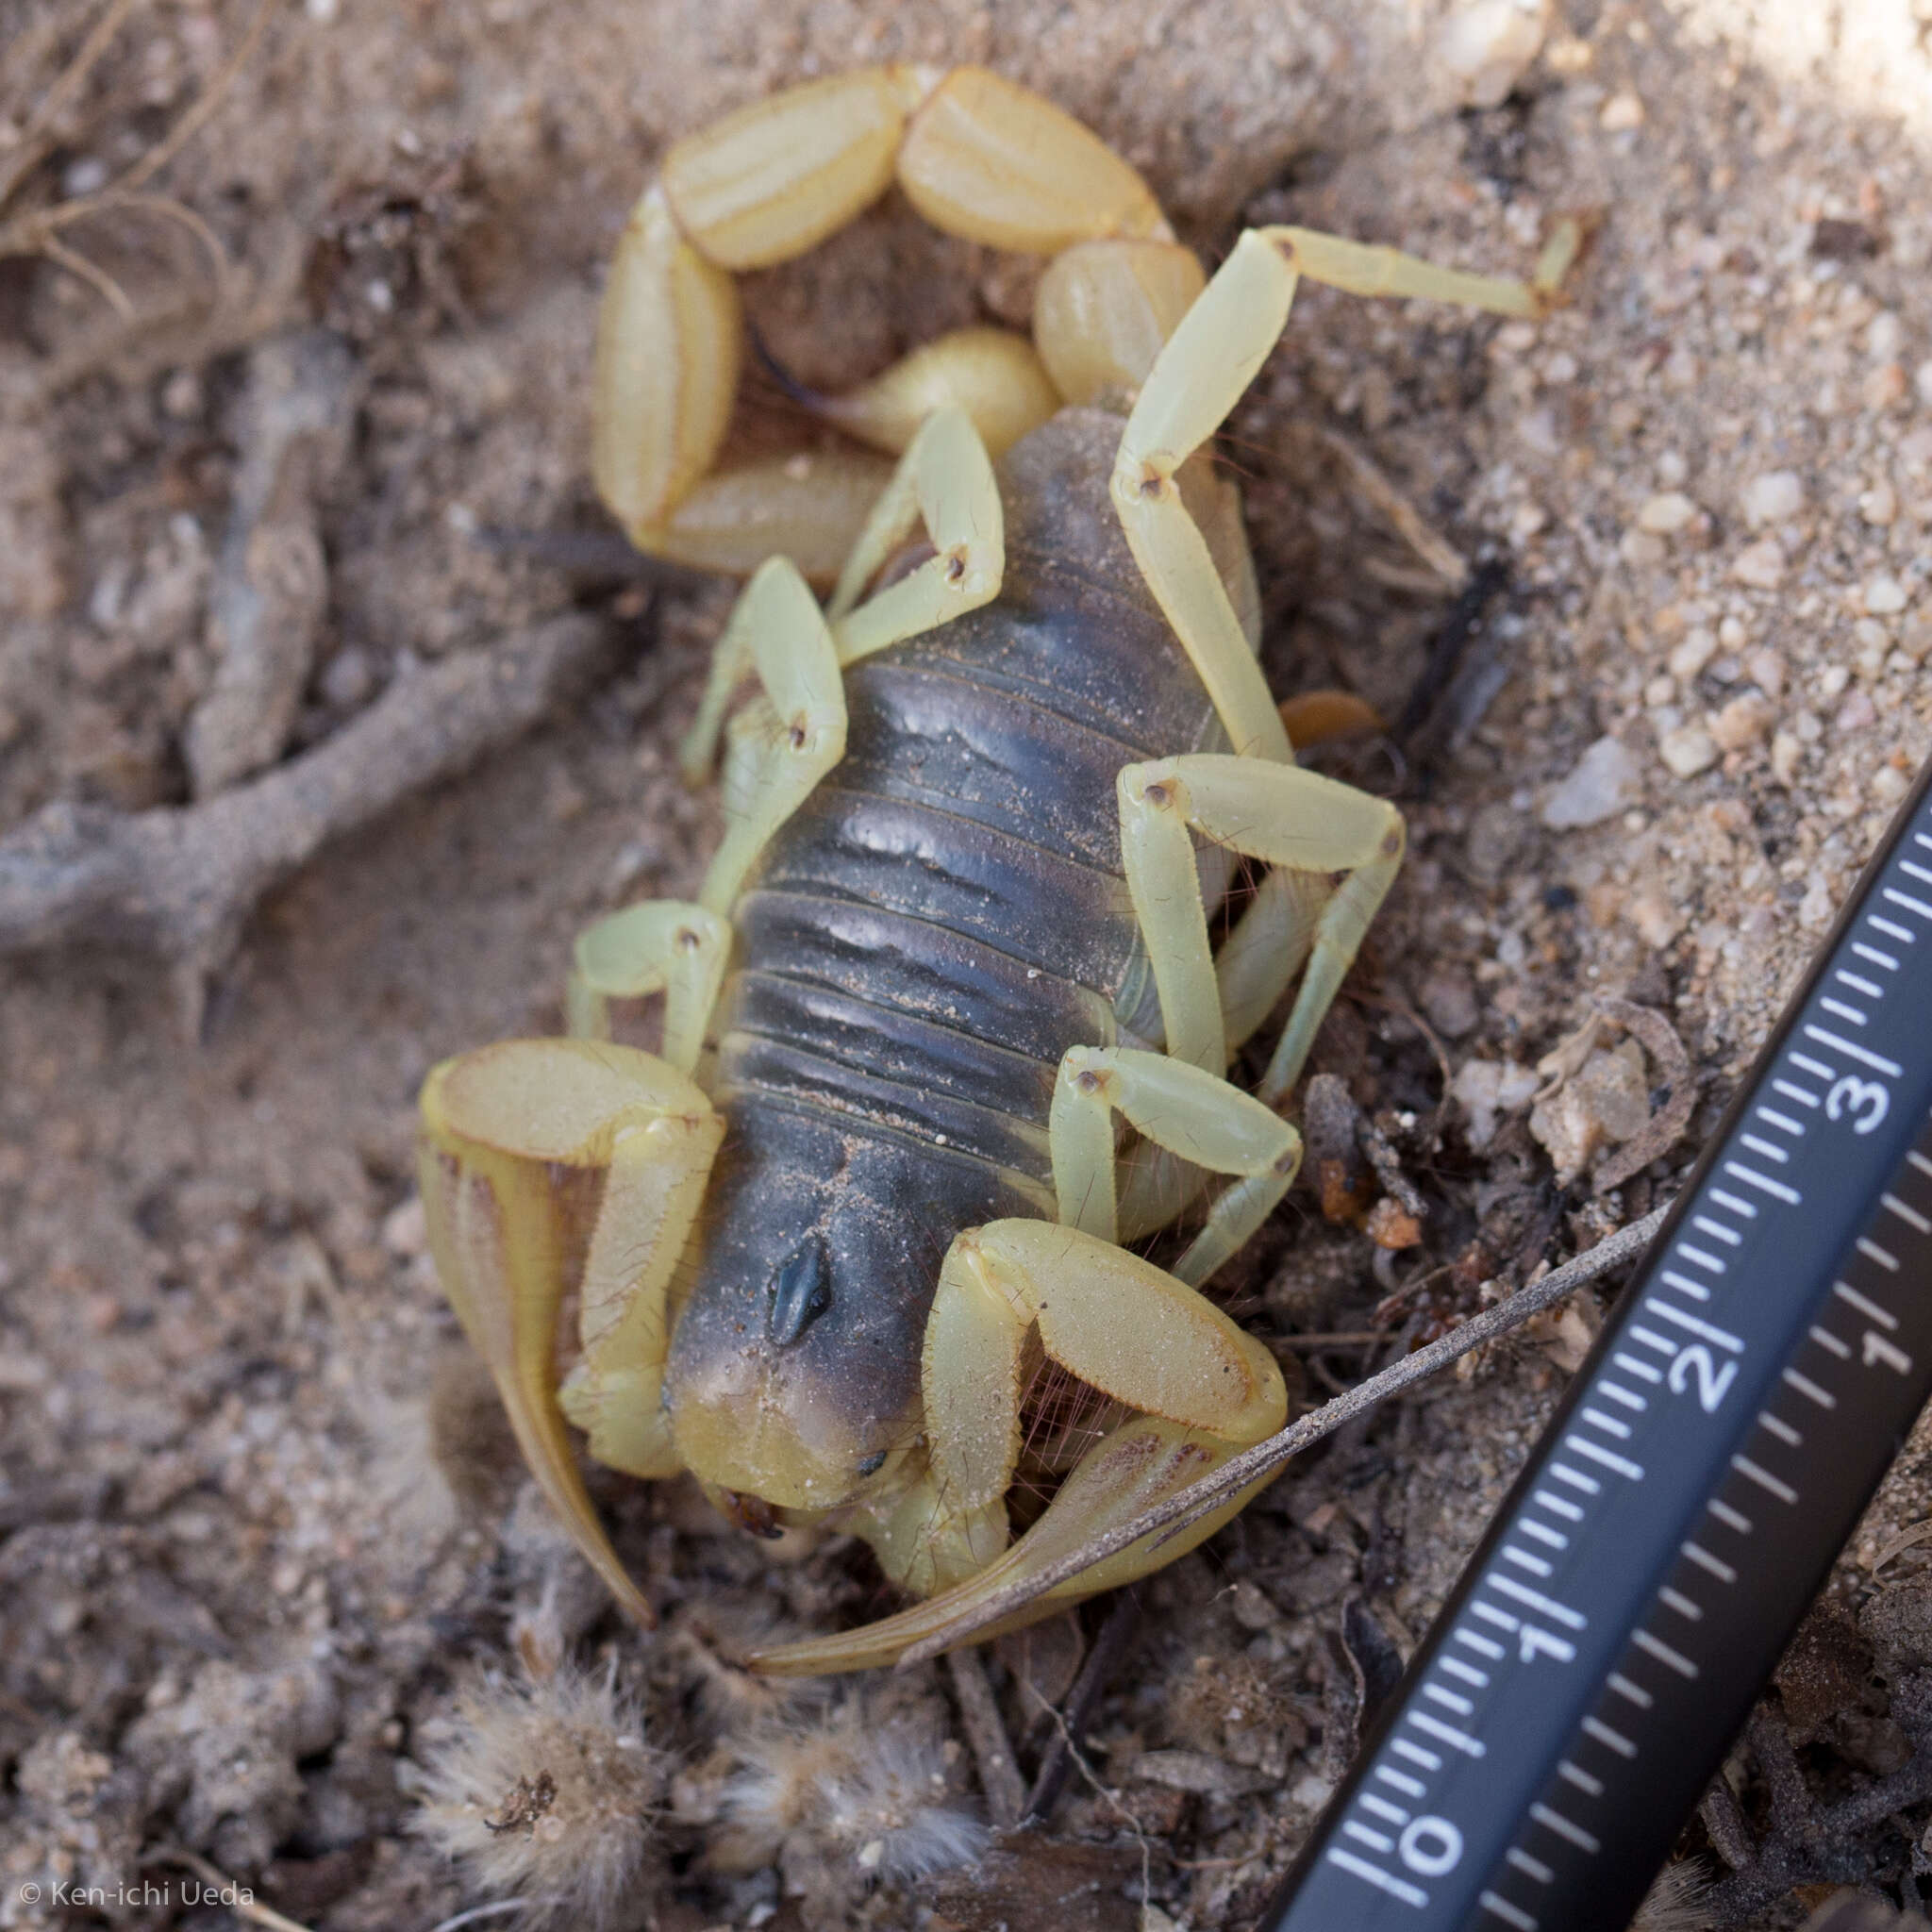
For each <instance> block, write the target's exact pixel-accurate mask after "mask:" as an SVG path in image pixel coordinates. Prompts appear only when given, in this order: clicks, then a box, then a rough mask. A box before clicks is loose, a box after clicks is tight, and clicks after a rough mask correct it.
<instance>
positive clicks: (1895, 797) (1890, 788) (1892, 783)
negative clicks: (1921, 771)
mask: <svg viewBox="0 0 1932 1932" xmlns="http://www.w3.org/2000/svg"><path fill="white" fill-rule="evenodd" d="M1869 789H1870V791H1871V793H1872V796H1873V797H1874V798H1875V799H1876V800H1877V801H1878V803H1879V804H1880V805H1896V804H1897V803H1898V802H1899V800H1900V799H1901V798H1903V797H1904V796H1905V795H1906V793H1907V791H1910V790H1911V789H1912V781H1911V779H1910V778H1908V777H1907V775H1906V774H1905V773H1903V772H1901V771H1900V770H1899V768H1898V767H1897V766H1896V765H1880V766H1879V768H1878V769H1877V770H1876V771H1875V772H1874V773H1873V774H1872V783H1871V786H1870V788H1869Z"/></svg>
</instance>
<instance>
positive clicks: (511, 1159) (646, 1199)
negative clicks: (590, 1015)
mask: <svg viewBox="0 0 1932 1932" xmlns="http://www.w3.org/2000/svg"><path fill="white" fill-rule="evenodd" d="M422 1108H423V1125H422V1136H421V1142H420V1149H419V1170H420V1179H421V1183H422V1190H423V1204H424V1208H425V1212H426V1214H427V1218H428V1224H429V1244H430V1250H431V1252H432V1253H433V1255H434V1256H435V1257H436V1269H437V1273H438V1274H439V1275H440V1276H441V1280H442V1288H443V1292H444V1293H445V1294H446V1295H447V1296H448V1297H449V1301H450V1306H451V1307H453V1308H455V1310H456V1312H457V1317H458V1320H459V1321H460V1322H461V1323H462V1324H463V1328H464V1330H465V1332H466V1333H467V1334H468V1336H469V1338H470V1341H471V1342H472V1343H473V1345H474V1346H475V1349H476V1352H477V1353H478V1354H479V1355H480V1356H481V1357H483V1359H484V1361H485V1362H486V1363H488V1364H489V1367H490V1372H491V1375H492V1376H493V1377H494V1379H495V1382H496V1387H497V1391H498V1392H499V1393H500V1394H501V1396H502V1398H503V1405H504V1407H505V1409H506V1411H507V1412H508V1416H509V1420H510V1426H511V1428H512V1429H514V1431H515V1432H516V1437H517V1441H518V1443H519V1444H520V1446H521V1447H522V1449H523V1452H524V1459H525V1462H526V1463H527V1465H528V1466H529V1469H530V1471H531V1473H532V1474H534V1475H535V1476H536V1478H537V1481H538V1484H539V1486H540V1487H541V1489H542V1491H543V1493H544V1495H545V1496H546V1497H547V1498H548V1499H549V1502H550V1505H551V1507H553V1508H554V1509H555V1510H556V1511H557V1513H558V1516H559V1517H560V1518H561V1519H562V1520H563V1523H564V1524H565V1525H566V1527H567V1528H568V1529H569V1530H570V1533H571V1535H572V1537H573V1538H574V1539H575V1542H576V1545H577V1547H578V1549H579V1550H580V1551H582V1553H583V1555H584V1557H585V1559H586V1560H587V1561H588V1562H589V1563H590V1564H591V1567H592V1568H593V1569H594V1570H595V1571H596V1572H597V1574H599V1575H600V1576H601V1577H602V1578H603V1579H604V1581H605V1583H606V1584H607V1585H608V1587H609V1589H610V1591H611V1593H612V1594H613V1595H614V1596H615V1597H616V1598H617V1599H618V1601H619V1602H620V1603H621V1604H622V1605H623V1606H624V1607H625V1609H626V1610H628V1611H629V1612H630V1613H631V1615H633V1616H634V1617H636V1618H638V1620H639V1621H640V1622H641V1623H644V1624H649V1623H651V1622H653V1621H654V1619H653V1616H652V1613H651V1609H650V1606H649V1605H648V1604H647V1603H646V1602H645V1601H644V1599H643V1597H642V1596H641V1593H640V1592H639V1591H638V1589H637V1586H636V1585H635V1584H634V1583H632V1582H631V1580H630V1578H629V1577H628V1576H627V1575H626V1574H625V1571H624V1567H623V1565H622V1564H621V1563H620V1562H619V1561H618V1559H617V1554H616V1552H615V1551H614V1550H612V1549H611V1547H610V1543H609V1541H608V1538H607V1537H606V1536H605V1534H604V1530H603V1526H602V1524H599V1522H598V1521H597V1516H596V1512H595V1510H594V1509H593V1508H592V1507H591V1500H590V1497H589V1495H588V1494H587V1493H586V1492H585V1490H584V1484H583V1478H582V1476H581V1475H580V1474H578V1472H577V1466H576V1462H575V1458H574V1457H573V1455H572V1451H571V1445H570V1440H569V1438H568V1436H567V1435H566V1434H565V1432H564V1425H563V1417H564V1413H565V1412H566V1411H567V1412H568V1413H569V1415H570V1418H571V1420H572V1421H574V1422H575V1423H576V1424H578V1425H579V1426H580V1427H583V1428H585V1429H587V1430H588V1431H589V1432H590V1437H591V1454H592V1455H593V1456H595V1457H597V1458H598V1459H599V1460H600V1461H603V1462H607V1463H609V1464H611V1465H612V1466H614V1467H616V1468H620V1469H628V1470H632V1471H634V1472H636V1473H637V1474H645V1475H664V1474H672V1473H674V1472H675V1470H676V1469H677V1467H678V1461H677V1457H676V1455H675V1452H674V1451H673V1449H672V1446H671V1441H670V1430H669V1428H668V1427H667V1426H666V1424H665V1423H664V1420H663V1416H662V1411H661V1407H660V1405H659V1401H658V1394H659V1389H660V1386H661V1382H662V1377H663V1367H664V1355H665V1350H666V1348H667V1346H668V1341H669V1333H670V1310H669V1307H668V1296H669V1291H670V1285H671V1280H672V1276H673V1274H674V1271H675V1268H676V1266H677V1261H678V1257H679V1256H680V1255H681V1254H682V1252H683V1250H684V1246H685V1242H686V1241H687V1239H688V1237H689V1235H690V1233H691V1226H692V1224H693V1223H694V1222H695V1220H696V1217H697V1212H698V1207H699V1203H700V1201H701V1199H702V1197H703V1193H704V1186H705V1179H706V1176H707V1174H708V1173H709V1171H710V1165H711V1160H712V1157H713V1156H714V1155H715V1154H716V1153H717V1149H718V1142H719V1141H720V1140H721V1138H722V1137H723V1134H724V1122H723V1121H722V1119H721V1118H720V1117H719V1116H718V1115H717V1114H716V1113H714V1112H713V1111H712V1109H711V1104H710V1102H709V1101H708V1100H707V1099H706V1097H705V1095H704V1094H703V1092H702V1091H699V1089H698V1088H697V1087H695V1086H694V1085H693V1084H692V1083H691V1081H690V1080H689V1079H687V1078H686V1077H685V1076H684V1074H680V1073H678V1072H677V1071H676V1070H675V1068H673V1067H670V1066H667V1065H666V1064H665V1063H664V1062H663V1061H662V1060H660V1059H658V1058H655V1057H654V1056H653V1055H650V1054H646V1053H639V1052H637V1051H635V1050H634V1049H633V1048H630V1047H625V1046H613V1045H610V1044H609V1043H608V1042H606V1041H585V1040H512V1041H503V1042H501V1043H499V1044H497V1045H495V1046H486V1047H481V1048H478V1049H477V1050H476V1051H475V1052H473V1053H466V1054H463V1055H461V1056H459V1057H458V1058H456V1059H452V1060H445V1061H444V1062H443V1063H442V1064H441V1066H439V1067H437V1068H436V1069H434V1071H432V1072H431V1074H430V1075H429V1077H428V1079H427V1080H426V1081H425V1083H424V1087H423V1100H422ZM587 1226H588V1241H586V1233H587ZM579 1260H581V1271H580V1273H579V1270H578V1266H577V1264H578V1262H579ZM574 1275H575V1276H576V1278H577V1295H578V1307H579V1314H578V1338H577V1339H578V1341H579V1343H580V1344H581V1347H582V1350H583V1353H582V1356H581V1357H580V1358H579V1360H578V1363H577V1366H576V1367H575V1370H573V1371H572V1373H571V1375H570V1378H569V1380H568V1382H567V1384H566V1387H565V1391H564V1393H563V1397H562V1405H563V1406H562V1407H559V1398H558V1391H557V1388H556V1379H557V1325H558V1315H559V1312H560V1310H561V1308H562V1306H563V1300H564V1291H565V1286H566V1284H567V1283H568V1282H569V1281H570V1280H571V1279H572V1277H573V1276H574Z"/></svg>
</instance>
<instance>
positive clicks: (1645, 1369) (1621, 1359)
mask: <svg viewBox="0 0 1932 1932" xmlns="http://www.w3.org/2000/svg"><path fill="white" fill-rule="evenodd" d="M1610 1359H1611V1360H1612V1361H1613V1362H1615V1363H1616V1365H1617V1366H1618V1367H1619V1368H1620V1369H1622V1370H1623V1372H1624V1374H1626V1375H1635V1376H1636V1377H1637V1379H1638V1380H1639V1381H1640V1382H1650V1383H1654V1384H1661V1382H1662V1381H1663V1379H1664V1378H1663V1372H1662V1370H1660V1369H1654V1368H1652V1367H1651V1365H1650V1364H1649V1363H1648V1362H1641V1361H1639V1360H1638V1359H1637V1357H1635V1356H1634V1355H1624V1353H1623V1352H1622V1351H1621V1350H1620V1351H1619V1352H1618V1353H1617V1354H1615V1355H1613V1356H1612V1357H1610Z"/></svg>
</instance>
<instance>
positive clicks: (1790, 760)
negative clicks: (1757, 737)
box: [1771, 731, 1805, 786]
mask: <svg viewBox="0 0 1932 1932" xmlns="http://www.w3.org/2000/svg"><path fill="white" fill-rule="evenodd" d="M1804 762H1805V746H1804V744H1803V742H1802V741H1800V740H1799V739H1798V738H1797V736H1796V735H1795V734H1794V733H1792V732H1790V731H1780V732H1779V733H1778V734H1777V735H1776V737H1774V739H1773V740H1772V741H1771V774H1772V776H1773V777H1774V778H1775V779H1776V780H1777V782H1778V783H1779V784H1780V785H1785V786H1790V785H1795V784H1796V783H1797V782H1798V768H1799V767H1800V766H1801V765H1802V764H1803V763H1804Z"/></svg>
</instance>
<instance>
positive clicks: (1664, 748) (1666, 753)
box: [1657, 724, 1718, 778]
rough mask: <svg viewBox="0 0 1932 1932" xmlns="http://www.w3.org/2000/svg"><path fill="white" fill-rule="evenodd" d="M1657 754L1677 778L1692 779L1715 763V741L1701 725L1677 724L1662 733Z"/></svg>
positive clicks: (1716, 751) (1716, 755) (1716, 754)
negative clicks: (1671, 729) (1672, 729)
mask: <svg viewBox="0 0 1932 1932" xmlns="http://www.w3.org/2000/svg"><path fill="white" fill-rule="evenodd" d="M1657 752H1658V755H1659V756H1660V757H1661V758H1663V761H1664V763H1665V764H1667V765H1668V766H1669V767H1670V768H1671V770H1672V771H1673V772H1674V773H1675V774H1676V775H1677V776H1678V777H1679V778H1694V777H1696V775H1697V774H1698V773H1699V772H1702V771H1705V770H1707V769H1708V768H1709V767H1710V766H1711V765H1714V764H1715V763H1716V762H1717V757H1718V750H1717V740H1716V739H1714V738H1713V737H1712V736H1711V735H1710V733H1709V732H1707V730H1705V728H1704V727H1703V726H1702V725H1701V724H1679V725H1678V726H1677V728H1676V729H1675V730H1674V731H1666V732H1665V733H1664V735H1663V740H1662V741H1661V742H1660V743H1659V744H1658V746H1657Z"/></svg>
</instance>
